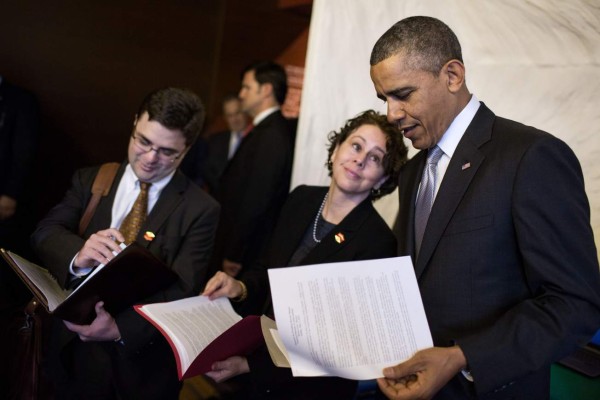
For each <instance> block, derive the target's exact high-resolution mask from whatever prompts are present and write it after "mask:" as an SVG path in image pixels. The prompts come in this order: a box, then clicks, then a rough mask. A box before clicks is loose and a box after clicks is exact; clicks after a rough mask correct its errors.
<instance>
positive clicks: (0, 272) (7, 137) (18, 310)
mask: <svg viewBox="0 0 600 400" xmlns="http://www.w3.org/2000/svg"><path fill="white" fill-rule="evenodd" d="M39 125H40V116H39V108H38V103H37V100H36V98H35V97H34V95H33V94H32V93H30V92H28V91H27V90H25V89H23V88H20V87H18V86H15V85H13V84H11V83H10V82H8V81H7V80H6V79H5V78H4V77H2V76H0V247H2V248H5V249H6V250H10V251H12V252H15V253H17V254H19V255H21V256H24V257H27V256H29V253H30V251H31V250H30V248H29V246H28V243H29V235H30V234H31V231H32V230H33V227H34V224H35V221H34V220H33V217H32V215H33V211H32V210H33V208H34V207H33V206H34V204H33V200H34V198H35V196H34V193H33V189H34V188H33V187H32V185H31V184H30V183H31V182H32V179H31V176H32V172H33V165H34V160H35V154H36V149H37V142H38V136H39V128H40V126H39ZM29 299H31V294H30V293H29V291H28V290H27V289H26V287H25V286H24V285H23V284H22V283H21V281H20V280H19V278H18V277H17V276H16V274H15V273H14V272H13V271H12V269H11V268H10V267H9V266H8V265H6V264H5V262H4V260H3V259H0V337H1V338H3V340H1V341H0V360H5V361H6V362H2V367H1V368H0V398H4V396H3V394H5V392H6V390H8V389H7V388H8V386H9V384H10V382H9V379H10V378H9V376H10V375H9V373H8V371H9V369H10V368H11V367H12V366H11V365H10V362H8V360H10V359H11V355H10V353H11V352H12V351H14V350H15V342H14V340H15V333H14V330H15V329H14V326H12V325H11V322H12V319H13V316H14V315H18V316H19V317H20V316H22V315H23V307H24V305H25V304H26V302H27V301H28V300H29ZM11 329H12V331H11ZM11 335H12V336H11ZM6 397H8V395H6Z"/></svg>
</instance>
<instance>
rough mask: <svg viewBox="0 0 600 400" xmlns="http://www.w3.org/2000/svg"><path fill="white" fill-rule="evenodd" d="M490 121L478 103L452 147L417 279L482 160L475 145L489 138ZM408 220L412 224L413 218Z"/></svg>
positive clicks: (423, 247)
mask: <svg viewBox="0 0 600 400" xmlns="http://www.w3.org/2000/svg"><path fill="white" fill-rule="evenodd" d="M493 122H494V114H493V113H492V112H491V111H490V110H489V109H488V108H487V107H486V106H485V105H484V104H483V103H481V106H480V107H479V110H478V111H477V113H476V114H475V117H474V118H473V121H471V124H470V125H469V127H468V128H467V130H466V131H465V134H464V135H463V137H462V139H461V140H460V142H459V143H458V146H457V147H456V150H455V152H454V155H453V156H452V160H450V164H449V165H448V169H447V170H446V174H445V175H444V180H443V181H442V184H441V186H440V189H439V192H438V194H437V196H436V199H435V202H434V204H433V208H432V209H431V214H430V215H429V221H428V222H427V228H426V230H425V234H424V236H423V243H422V244H421V249H420V253H419V258H418V259H417V263H416V266H415V272H416V275H417V278H419V277H420V276H421V274H422V273H423V271H424V270H425V268H426V266H427V263H428V262H429V260H430V258H431V256H432V255H433V253H434V251H435V249H436V247H437V245H438V243H439V241H440V239H441V237H442V235H443V234H444V231H445V230H446V227H447V226H448V224H449V223H450V220H451V219H452V216H453V215H454V212H455V211H456V208H457V207H458V205H459V204H460V201H461V200H462V198H463V196H464V194H465V192H466V191H467V189H468V188H469V185H470V184H471V182H472V180H473V178H474V176H475V175H476V173H477V171H478V169H479V167H480V166H481V164H482V163H483V161H484V159H485V156H484V154H483V153H481V152H480V151H479V147H480V146H481V145H482V144H483V143H485V142H487V141H489V140H490V138H491V131H492V125H493ZM413 200H414V198H413ZM413 208H414V205H413ZM411 221H413V226H414V217H413V218H412V219H411ZM413 248H414V240H413Z"/></svg>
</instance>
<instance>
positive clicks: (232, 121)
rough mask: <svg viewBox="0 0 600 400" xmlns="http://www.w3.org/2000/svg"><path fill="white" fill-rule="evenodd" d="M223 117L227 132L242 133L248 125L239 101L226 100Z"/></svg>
mask: <svg viewBox="0 0 600 400" xmlns="http://www.w3.org/2000/svg"><path fill="white" fill-rule="evenodd" d="M223 115H224V116H225V121H226V122H227V126H228V127H229V130H230V131H232V132H242V131H243V130H244V129H246V126H247V125H248V117H247V116H246V114H245V113H244V112H243V111H242V103H241V102H240V101H239V100H236V99H232V100H228V101H226V102H225V104H223Z"/></svg>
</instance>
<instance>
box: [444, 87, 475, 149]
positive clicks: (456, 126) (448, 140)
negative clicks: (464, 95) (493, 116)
mask: <svg viewBox="0 0 600 400" xmlns="http://www.w3.org/2000/svg"><path fill="white" fill-rule="evenodd" d="M480 105H481V103H479V100H478V99H477V97H475V95H471V100H469V102H468V103H467V105H466V106H465V108H463V110H462V111H461V112H460V113H459V114H458V115H457V116H456V118H454V121H452V123H451V124H450V126H449V127H448V129H447V130H446V132H444V135H442V139H441V140H440V141H439V142H438V144H437V145H438V146H439V147H440V148H441V149H442V150H443V151H444V154H446V155H447V156H448V157H450V158H452V155H453V154H454V151H455V150H456V147H457V146H458V142H460V139H462V137H463V135H464V134H465V131H466V130H467V128H468V127H469V124H470V123H471V121H473V118H474V117H475V114H476V113H477V110H479V106H480Z"/></svg>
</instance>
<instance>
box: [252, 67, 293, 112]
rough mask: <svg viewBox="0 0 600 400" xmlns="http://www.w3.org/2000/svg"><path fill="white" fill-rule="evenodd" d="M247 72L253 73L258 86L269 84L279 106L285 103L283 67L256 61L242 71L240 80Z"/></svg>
mask: <svg viewBox="0 0 600 400" xmlns="http://www.w3.org/2000/svg"><path fill="white" fill-rule="evenodd" d="M249 71H254V79H256V82H258V83H259V84H261V85H262V84H263V83H270V84H271V86H273V94H274V95H275V99H276V100H277V102H278V103H279V104H283V102H284V101H285V95H286V94H287V74H286V73H285V69H283V67H282V66H281V65H279V64H277V63H275V62H273V61H257V62H254V63H252V64H250V65H248V66H246V68H244V70H243V71H242V76H241V77H242V79H243V78H244V74H246V72H249Z"/></svg>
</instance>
